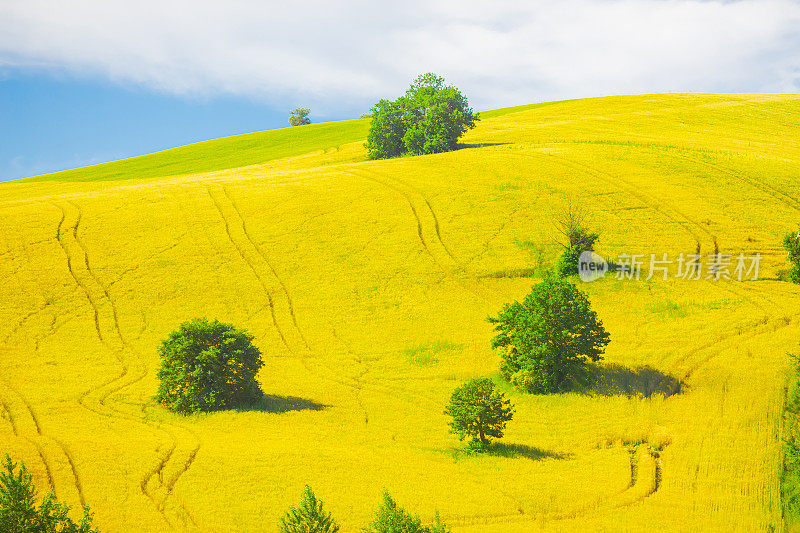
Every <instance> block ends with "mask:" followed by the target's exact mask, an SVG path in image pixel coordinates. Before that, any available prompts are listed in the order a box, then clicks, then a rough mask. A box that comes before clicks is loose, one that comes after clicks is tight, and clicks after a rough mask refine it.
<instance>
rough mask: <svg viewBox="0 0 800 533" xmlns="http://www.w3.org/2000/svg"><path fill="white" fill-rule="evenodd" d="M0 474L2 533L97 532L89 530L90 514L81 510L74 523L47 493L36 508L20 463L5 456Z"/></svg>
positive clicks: (32, 489)
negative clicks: (80, 516)
mask: <svg viewBox="0 0 800 533" xmlns="http://www.w3.org/2000/svg"><path fill="white" fill-rule="evenodd" d="M3 469H4V471H2V472H0V531H2V532H3V533H99V531H100V530H98V529H94V528H92V513H91V512H90V510H89V507H88V506H86V507H84V508H83V518H81V519H80V520H79V521H78V522H77V523H75V522H73V520H72V519H71V518H70V517H69V516H67V514H68V513H69V510H70V507H69V506H68V505H67V504H64V503H60V502H58V501H57V500H56V497H55V494H54V493H53V491H52V490H51V491H50V492H49V493H47V495H45V497H44V498H43V499H42V503H41V504H40V505H39V507H38V508H37V507H36V503H35V499H36V487H34V485H33V480H32V477H31V475H30V473H28V469H27V468H25V465H24V464H20V465H19V471H17V470H16V469H17V465H16V464H15V463H14V462H13V461H12V460H11V457H9V456H8V455H6V457H5V461H4V462H3Z"/></svg>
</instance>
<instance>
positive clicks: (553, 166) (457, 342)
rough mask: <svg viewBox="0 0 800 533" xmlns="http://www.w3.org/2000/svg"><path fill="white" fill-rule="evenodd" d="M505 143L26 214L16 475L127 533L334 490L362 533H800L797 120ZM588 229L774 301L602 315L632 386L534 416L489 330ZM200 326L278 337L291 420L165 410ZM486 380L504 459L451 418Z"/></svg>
mask: <svg viewBox="0 0 800 533" xmlns="http://www.w3.org/2000/svg"><path fill="white" fill-rule="evenodd" d="M484 117H485V119H484V120H483V121H481V122H480V123H479V126H478V127H477V128H476V129H474V130H473V131H471V132H469V134H468V135H467V136H466V137H465V139H464V140H463V142H464V144H465V148H464V149H461V150H458V151H455V152H451V153H447V154H437V155H432V156H424V157H408V158H402V159H397V160H388V161H375V162H369V161H366V160H365V151H364V149H363V147H362V146H361V144H362V140H363V137H364V131H365V128H366V121H362V122H360V123H359V122H350V123H338V124H337V123H334V124H330V125H317V126H316V127H303V128H295V129H293V130H279V131H277V132H267V133H265V134H254V135H265V136H266V137H263V138H265V139H266V138H273V139H278V138H281V137H280V136H281V135H294V136H297V137H296V138H295V141H293V142H294V144H293V145H292V147H291V148H289V143H288V141H287V142H286V143H284V144H283V145H281V146H284V148H277V147H276V146H278V145H277V144H276V145H275V146H273V145H268V146H263V147H260V148H257V147H255V146H252V152H251V153H250V155H248V156H247V157H246V158H244V159H241V160H237V161H238V162H236V163H235V164H236V165H238V166H235V167H228V165H230V164H233V163H231V162H230V160H228V159H225V158H223V157H222V155H220V154H222V149H220V150H218V151H213V150H212V152H214V153H215V154H216V155H212V156H209V157H211V158H212V159H211V160H210V161H211V162H209V159H207V158H206V157H205V156H204V154H207V153H208V151H207V147H208V146H213V145H214V143H220V144H219V145H222V144H225V143H228V144H229V145H230V143H233V142H234V141H232V140H231V139H228V140H225V139H222V140H218V141H209V144H207V145H203V144H202V143H201V144H199V145H193V146H189V147H183V148H180V149H176V150H175V151H168V152H162V153H160V154H156V155H153V156H145V157H144V158H143V159H142V161H145V160H146V158H147V157H150V158H151V159H150V162H148V163H147V164H145V163H141V165H142V166H141V167H139V168H140V170H139V171H133V170H130V171H129V169H128V168H127V165H129V163H125V162H119V163H112V164H109V165H110V166H109V167H108V168H112V167H113V166H114V165H117V167H116V168H117V170H113V171H102V172H100V171H97V172H95V170H96V169H95V170H92V168H93V167H90V168H88V169H83V170H82V169H78V170H74V171H69V172H70V173H61V174H60V175H59V176H53V175H51V176H50V177H49V178H47V179H45V177H40V178H39V181H37V182H30V181H17V182H11V183H5V184H0V214H2V217H3V223H2V224H1V225H0V278H2V279H3V280H5V283H3V284H1V285H0V299H1V300H2V301H3V302H4V305H3V306H2V307H0V366H1V367H2V372H0V452H3V451H7V452H9V453H11V454H12V455H14V457H16V458H21V459H24V460H25V462H26V464H27V465H28V466H29V467H30V468H31V470H32V472H33V474H34V476H35V478H36V482H37V485H38V486H40V487H47V486H48V485H50V486H52V487H54V489H55V490H56V493H57V495H58V496H59V498H60V499H64V500H65V501H67V502H69V503H71V504H73V505H79V504H80V503H81V502H84V501H85V502H87V503H89V504H90V505H91V506H92V508H93V510H94V511H95V512H96V516H97V523H98V525H99V526H100V527H101V528H102V529H103V531H105V532H113V531H129V530H131V529H136V530H137V531H165V530H176V531H261V530H265V531H272V530H274V529H275V525H276V523H277V520H278V518H279V517H280V515H281V514H282V513H283V511H284V510H285V509H286V508H287V507H288V506H289V505H290V504H293V503H296V502H297V500H298V498H299V494H300V491H301V490H302V487H303V485H305V484H306V483H308V484H310V485H311V486H312V487H313V488H314V490H315V492H316V493H317V495H318V496H320V497H321V498H323V499H324V500H325V505H326V508H328V509H330V510H331V511H332V512H333V513H334V515H335V516H336V518H337V520H338V521H339V522H340V523H341V524H342V531H343V532H355V531H358V530H359V528H361V527H362V526H364V525H366V524H367V523H368V522H369V520H370V518H371V514H372V512H373V510H374V508H375V507H377V505H378V504H379V499H380V492H381V490H382V489H383V488H384V487H386V488H387V489H389V490H390V492H391V493H392V495H393V496H394V497H395V498H396V499H397V500H398V501H399V503H400V504H401V505H404V506H406V507H408V508H409V509H411V510H412V511H414V512H418V513H420V514H422V516H423V518H425V519H426V520H428V519H430V518H431V517H432V515H433V513H434V510H436V509H438V510H439V511H440V512H441V514H442V518H443V519H445V521H447V522H449V523H451V524H452V525H453V530H454V532H457V533H466V532H470V533H472V532H475V533H478V532H497V533H501V532H502V533H509V532H512V533H513V532H529V531H537V530H546V531H580V530H585V531H653V530H664V531H674V530H690V531H734V530H740V531H763V530H769V528H771V527H775V528H776V529H777V530H780V529H781V527H782V525H781V507H780V497H779V489H778V480H779V476H780V471H781V440H780V437H781V431H782V425H781V412H782V409H783V402H784V387H785V385H786V379H787V373H788V368H789V364H788V363H789V360H788V356H787V355H786V354H787V352H790V351H796V350H797V343H798V339H800V288H798V287H797V286H795V285H790V284H787V283H784V282H781V281H778V276H779V274H780V273H781V271H782V270H783V269H785V268H786V266H787V265H786V262H785V257H784V252H783V251H782V250H781V248H780V245H779V243H780V239H781V237H782V235H783V234H784V233H786V232H787V231H789V230H791V229H796V227H797V217H798V213H800V201H798V198H800V183H798V181H797V176H798V175H800V139H798V138H797V135H796V131H797V128H798V126H800V97H798V96H796V95H687V94H674V95H644V96H618V97H607V98H597V99H586V100H575V101H566V102H556V103H550V104H548V105H540V104H537V105H533V106H523V107H520V108H511V109H506V110H502V113H497V114H495V115H492V114H491V113H486V114H485V115H484ZM339 127H341V128H342V131H339V130H337V128H339ZM358 128H361V130H358ZM356 130H358V131H356ZM320 131H325V132H327V133H325V136H323V135H322V134H321V133H320V134H319V135H318V133H319V132H320ZM359 132H360V133H359ZM269 135H272V136H273V137H269ZM245 137H246V136H245ZM233 139H236V138H233ZM254 139H255V138H253V139H250V140H249V141H247V142H248V143H250V142H251V141H253V140H254ZM235 142H238V141H235ZM335 146H338V147H339V149H338V150H337V149H335V148H334V147H335ZM300 147H302V148H300ZM331 148H334V149H331ZM262 149H263V154H265V155H262V156H259V157H256V151H257V150H262ZM282 150H283V151H282ZM235 152H236V150H234V151H233V152H231V153H235ZM276 154H277V155H276ZM217 156H219V159H217V160H214V159H213V157H217ZM229 156H230V153H229ZM251 156H252V157H251ZM226 157H228V156H226ZM231 157H232V156H231ZM242 157H244V156H242ZM152 158H155V159H152ZM158 158H161V159H160V163H158V164H153V163H152V162H153V161H156V160H158ZM137 164H139V163H137ZM131 168H133V167H131ZM158 168H161V169H171V170H169V171H168V173H162V174H160V175H161V176H162V179H159V178H158V177H156V176H158V175H159V172H161V171H159V170H157V169H158ZM104 172H105V173H104ZM137 172H140V173H138V174H137ZM88 175H91V176H95V177H96V178H97V180H96V181H85V178H86V176H88ZM123 175H125V176H127V177H136V176H138V177H146V176H149V177H150V178H151V179H147V180H140V179H126V180H124V181H120V180H116V179H114V176H123ZM570 200H572V201H579V202H581V203H582V204H583V206H584V208H585V209H586V211H587V212H588V213H589V220H590V224H591V226H592V228H593V229H596V230H599V231H600V232H601V238H600V252H601V253H602V254H604V255H605V256H606V257H608V258H610V259H614V258H616V256H617V255H618V254H622V253H627V254H644V257H645V259H644V260H645V261H648V262H649V257H650V256H649V254H657V255H658V256H659V257H660V256H661V254H662V253H667V254H668V255H669V257H670V258H673V259H676V258H677V257H678V256H679V255H680V254H681V253H683V254H689V253H695V251H696V250H697V249H698V248H699V249H700V251H701V253H702V254H709V253H711V252H712V251H713V250H714V247H715V243H716V245H717V246H718V247H719V249H720V250H721V251H722V252H723V253H730V254H738V253H740V252H743V253H745V254H748V255H750V254H755V253H760V254H762V256H763V260H762V262H761V267H760V270H761V271H760V277H761V279H760V280H759V281H743V282H739V281H736V280H730V281H729V280H719V281H715V280H713V279H705V276H703V278H702V279H700V280H695V281H692V280H681V279H676V278H675V277H674V276H673V275H672V274H674V269H673V272H672V273H671V275H670V276H669V278H668V279H667V280H662V279H661V277H660V275H659V276H656V277H654V278H653V279H650V280H646V279H645V278H646V275H645V276H642V278H641V279H639V280H635V279H633V280H617V279H614V278H613V277H609V278H606V279H604V280H602V281H597V282H594V283H591V284H581V285H580V288H581V289H582V290H584V291H586V292H587V293H588V294H589V297H590V299H591V301H592V305H593V307H594V308H595V309H596V310H597V312H598V315H599V317H600V318H601V319H602V320H603V322H604V324H605V326H606V328H607V329H608V331H609V332H610V334H611V339H612V340H611V344H610V345H609V347H608V351H607V354H606V359H605V361H604V362H603V365H602V366H601V367H600V369H599V372H601V375H603V376H604V380H603V382H602V383H601V384H600V385H599V386H597V387H596V388H595V389H593V390H592V391H590V392H589V393H586V394H577V393H574V394H559V395H552V396H535V395H526V394H520V393H518V392H515V391H513V390H511V389H510V388H509V387H508V386H507V385H505V384H503V383H502V381H500V380H499V378H498V377H497V368H498V363H499V356H498V354H496V353H493V352H492V350H491V349H490V345H489V341H490V339H491V337H492V331H491V327H490V324H488V323H487V322H486V320H485V319H486V316H487V315H489V314H495V313H496V312H497V311H498V310H499V309H500V307H501V306H502V305H503V304H504V303H507V302H510V301H513V300H514V299H520V298H522V297H524V295H525V294H526V293H527V292H528V291H529V289H530V286H531V284H532V283H534V282H535V281H536V277H535V276H536V275H537V273H539V272H541V271H542V269H545V268H548V267H551V266H552V265H553V264H554V263H555V259H556V257H557V255H558V253H559V251H560V245H559V244H558V234H557V232H556V231H555V228H554V227H553V220H554V218H555V217H556V216H558V214H559V213H560V212H562V211H563V209H564V207H565V206H566V205H567V203H568V202H569V201H570ZM647 266H648V265H645V273H646V269H647ZM522 275H530V276H532V277H521V276H522ZM577 283H580V282H579V281H578V282H577ZM195 316H206V317H208V318H219V319H221V320H224V321H227V322H232V323H235V324H237V325H240V326H242V327H244V328H246V329H247V330H248V331H250V332H251V333H252V334H253V335H254V336H255V342H256V343H257V345H258V346H259V347H260V348H261V349H262V351H263V353H264V359H265V362H266V364H265V368H264V369H263V371H262V372H261V374H260V376H259V379H260V381H261V384H262V388H263V389H264V390H265V391H266V392H267V393H268V394H269V395H270V396H269V397H268V398H267V400H266V401H265V402H264V404H263V405H261V406H258V408H254V409H253V410H251V411H241V412H225V413H214V414H209V415H204V416H193V417H181V416H176V415H173V414H170V413H168V412H165V411H164V410H163V409H162V408H160V407H159V406H157V405H155V404H154V402H153V399H152V398H153V395H154V393H155V390H156V387H157V383H156V378H155V372H156V370H157V368H158V365H159V361H158V356H157V347H158V345H159V342H160V341H161V340H162V339H163V338H165V337H166V335H167V334H168V333H169V332H170V331H172V330H174V329H175V328H176V327H177V325H178V324H179V323H180V322H182V321H184V320H187V319H189V318H192V317H195ZM477 376H492V377H494V378H496V379H498V383H500V385H501V386H502V387H504V390H506V391H507V392H508V394H509V396H510V397H511V399H512V401H513V402H514V403H515V405H516V409H517V414H516V416H515V418H514V420H513V421H512V422H511V423H510V424H509V426H508V430H507V432H506V436H505V438H504V439H503V440H502V442H503V443H504V445H503V446H501V447H498V448H496V449H495V451H494V453H493V454H491V455H488V456H474V455H468V454H465V453H464V452H463V449H462V445H461V444H460V443H459V442H458V440H457V439H456V438H455V437H454V436H453V435H449V434H448V433H447V426H446V419H445V417H444V415H443V414H442V409H443V407H444V405H445V403H446V401H447V399H448V397H449V395H450V393H451V392H452V390H453V389H454V388H455V387H456V386H457V385H459V384H460V383H462V382H463V381H464V380H466V379H469V378H471V377H477ZM676 382H681V386H680V388H676V387H675V386H674V384H675V383H676Z"/></svg>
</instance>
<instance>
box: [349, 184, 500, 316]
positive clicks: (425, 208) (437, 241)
mask: <svg viewBox="0 0 800 533" xmlns="http://www.w3.org/2000/svg"><path fill="white" fill-rule="evenodd" d="M346 173H347V174H350V175H351V176H354V177H357V178H362V179H366V180H369V181H372V182H375V183H377V184H379V185H382V186H383V187H386V188H388V189H389V190H392V191H394V192H396V193H397V194H399V195H400V196H401V197H402V198H403V199H404V200H405V201H406V203H407V204H408V206H409V208H410V209H411V213H412V215H413V216H414V220H415V222H416V226H417V236H418V238H419V242H420V245H421V246H422V250H423V251H424V252H425V253H426V254H427V255H428V256H429V257H430V259H431V261H433V263H434V264H435V265H436V266H437V267H438V269H439V270H440V271H441V272H442V274H443V275H444V276H445V278H450V280H452V281H453V282H455V283H456V284H457V285H459V286H460V287H461V288H462V289H464V291H466V292H468V293H471V294H472V295H474V296H475V297H476V298H477V299H478V300H480V301H482V302H486V303H487V304H489V303H494V297H496V296H498V294H497V293H495V294H494V295H493V296H487V294H486V293H485V292H482V291H481V290H479V289H478V288H477V287H480V285H473V284H468V283H467V280H470V281H473V282H474V281H475V279H473V278H474V277H473V276H469V275H468V274H467V271H466V265H465V264H463V263H462V262H461V261H459V260H458V259H457V258H456V257H455V255H453V253H452V252H451V251H450V248H449V247H448V246H447V244H446V243H445V241H444V239H443V238H442V233H441V226H440V224H439V217H438V216H437V215H436V211H435V210H434V209H433V205H432V204H431V202H430V200H429V199H428V198H427V196H425V194H423V193H422V192H421V191H420V190H419V189H417V188H416V187H414V186H412V185H409V184H408V183H406V182H404V181H402V180H400V179H398V178H395V177H389V176H385V175H383V174H379V173H377V172H375V171H374V170H366V169H364V168H359V169H357V170H350V171H346ZM425 213H427V215H424V214H425ZM424 218H429V219H430V220H429V221H428V222H423V220H424ZM431 223H432V226H433V227H432V228H430V227H429V224H431ZM426 234H427V236H428V238H426Z"/></svg>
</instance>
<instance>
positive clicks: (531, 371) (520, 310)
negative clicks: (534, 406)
mask: <svg viewBox="0 0 800 533" xmlns="http://www.w3.org/2000/svg"><path fill="white" fill-rule="evenodd" d="M488 320H489V322H491V323H492V324H494V325H495V326H494V330H495V331H496V332H497V333H498V334H497V336H495V338H494V339H492V348H494V349H499V350H502V363H501V365H500V372H501V374H502V375H503V377H504V378H505V379H507V380H508V381H510V382H511V383H512V384H514V386H516V387H517V388H518V389H520V390H523V391H527V392H536V393H550V392H559V391H563V390H567V389H568V388H569V386H570V385H573V384H586V383H587V381H588V378H589V375H588V372H587V362H588V360H591V361H599V360H600V359H601V358H602V354H603V352H604V351H605V347H606V345H607V344H608V343H609V340H610V336H609V334H608V332H607V331H606V330H605V328H604V327H603V323H602V322H601V321H600V320H599V319H598V318H597V313H595V312H594V311H592V309H591V305H590V304H589V299H588V298H587V296H586V294H584V293H583V292H581V291H580V290H578V288H577V287H576V286H575V285H573V284H572V283H569V282H568V281H565V280H562V279H558V278H556V277H554V276H552V275H547V276H545V278H544V280H543V281H542V282H541V283H538V284H536V285H534V286H533V287H532V289H531V292H530V294H528V295H527V296H526V297H525V298H524V299H523V300H522V302H514V303H512V304H506V305H504V306H503V309H502V310H501V311H500V313H499V314H498V316H496V317H489V319H488Z"/></svg>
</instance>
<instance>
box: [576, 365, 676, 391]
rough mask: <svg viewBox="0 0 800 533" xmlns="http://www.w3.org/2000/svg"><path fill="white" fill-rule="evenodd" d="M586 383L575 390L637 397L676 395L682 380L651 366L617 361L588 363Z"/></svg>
mask: <svg viewBox="0 0 800 533" xmlns="http://www.w3.org/2000/svg"><path fill="white" fill-rule="evenodd" d="M588 370H589V377H590V378H589V384H588V385H587V386H586V387H583V388H582V389H581V390H578V391H577V392H580V393H584V394H596V395H599V396H619V395H622V396H641V397H644V398H649V397H650V396H652V395H653V394H662V395H663V396H664V397H665V398H667V397H669V396H672V395H673V394H679V393H680V392H681V389H682V387H683V385H684V384H683V382H682V381H681V380H679V379H678V378H676V377H675V376H672V375H670V374H665V373H663V372H661V371H660V370H657V369H655V368H653V367H651V366H648V365H645V366H637V367H633V368H628V367H626V366H622V365H617V364H613V363H612V364H603V365H599V364H592V365H589V368H588Z"/></svg>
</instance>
